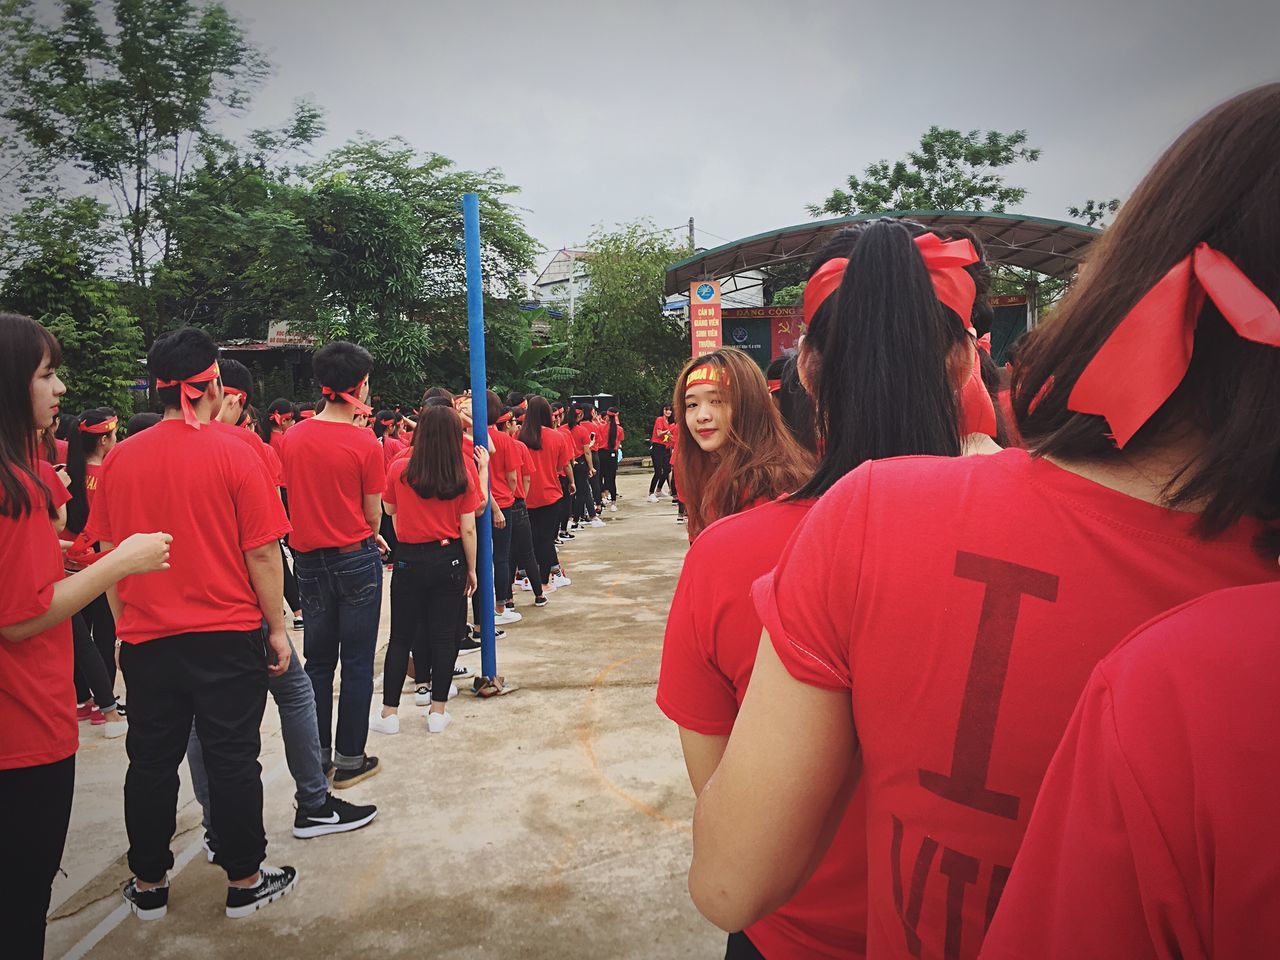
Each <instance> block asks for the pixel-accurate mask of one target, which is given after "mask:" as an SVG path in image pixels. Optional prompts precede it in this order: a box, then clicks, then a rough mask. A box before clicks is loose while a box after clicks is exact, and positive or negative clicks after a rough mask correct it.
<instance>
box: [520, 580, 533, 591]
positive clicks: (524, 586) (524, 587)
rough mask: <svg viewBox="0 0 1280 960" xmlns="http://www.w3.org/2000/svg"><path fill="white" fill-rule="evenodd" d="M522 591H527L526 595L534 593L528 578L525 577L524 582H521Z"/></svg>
mask: <svg viewBox="0 0 1280 960" xmlns="http://www.w3.org/2000/svg"><path fill="white" fill-rule="evenodd" d="M520 589H521V590H523V591H525V593H532V592H533V587H532V586H531V585H530V583H529V578H528V577H525V578H524V579H523V580H521V581H520Z"/></svg>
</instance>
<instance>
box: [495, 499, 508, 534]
mask: <svg viewBox="0 0 1280 960" xmlns="http://www.w3.org/2000/svg"><path fill="white" fill-rule="evenodd" d="M493 525H494V526H495V527H497V528H498V529H499V530H501V529H502V528H503V527H505V526H506V525H507V518H506V515H505V514H504V513H503V512H502V508H501V507H499V506H498V505H497V504H496V503H495V504H494V505H493Z"/></svg>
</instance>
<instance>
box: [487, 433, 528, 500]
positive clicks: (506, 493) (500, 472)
mask: <svg viewBox="0 0 1280 960" xmlns="http://www.w3.org/2000/svg"><path fill="white" fill-rule="evenodd" d="M520 446H522V444H521V443H519V441H517V440H515V439H513V438H512V437H511V436H510V435H509V434H508V433H507V432H506V431H505V430H502V429H500V428H498V427H490V428H489V492H490V493H492V494H493V502H494V503H496V504H497V505H498V507H499V508H500V509H502V510H505V509H507V507H509V506H511V505H512V504H513V503H515V502H516V495H515V491H513V490H512V489H511V485H510V484H509V483H507V474H508V473H512V472H515V473H517V474H518V473H519V472H520V451H519V450H518V449H517V448H518V447H520Z"/></svg>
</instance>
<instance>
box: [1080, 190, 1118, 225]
mask: <svg viewBox="0 0 1280 960" xmlns="http://www.w3.org/2000/svg"><path fill="white" fill-rule="evenodd" d="M1119 209H1120V199H1119V198H1118V197H1112V198H1111V199H1110V200H1093V199H1089V200H1086V201H1085V202H1084V205H1083V206H1079V207H1067V213H1069V214H1070V215H1071V217H1072V218H1073V219H1075V220H1083V221H1084V223H1085V226H1089V227H1104V226H1106V222H1105V221H1106V219H1107V218H1108V217H1110V216H1111V215H1112V214H1114V213H1115V212H1116V211H1117V210H1119Z"/></svg>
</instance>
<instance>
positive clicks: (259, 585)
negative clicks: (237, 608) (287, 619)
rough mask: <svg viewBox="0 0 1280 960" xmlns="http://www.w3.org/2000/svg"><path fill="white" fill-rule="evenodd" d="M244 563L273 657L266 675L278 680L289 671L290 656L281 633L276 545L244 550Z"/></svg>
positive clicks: (280, 580) (279, 567)
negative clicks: (264, 623)
mask: <svg viewBox="0 0 1280 960" xmlns="http://www.w3.org/2000/svg"><path fill="white" fill-rule="evenodd" d="M244 563H245V567H246V568H248V571H249V582H250V583H251V584H252V585H253V592H254V593H256V594H257V595H258V609H259V610H261V611H262V619H263V620H265V621H266V622H267V643H268V645H269V646H270V647H271V650H272V651H273V652H274V653H275V655H276V662H275V663H273V664H268V665H267V672H268V673H269V674H271V676H273V677H278V676H280V675H281V674H282V673H284V672H285V671H286V670H288V669H289V658H290V657H291V656H292V650H291V648H290V646H289V635H288V634H287V633H285V631H284V566H283V564H282V561H281V559H280V546H279V542H278V541H276V540H272V541H271V542H269V543H264V544H263V545H262V546H260V547H254V548H253V549H252V550H246V551H245V554H244Z"/></svg>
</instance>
